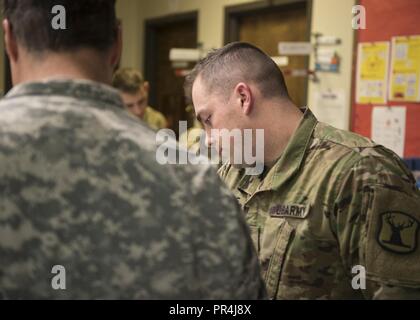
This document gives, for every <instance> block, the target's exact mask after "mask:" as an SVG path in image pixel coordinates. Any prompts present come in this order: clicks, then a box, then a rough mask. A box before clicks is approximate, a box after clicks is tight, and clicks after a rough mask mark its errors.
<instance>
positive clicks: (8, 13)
mask: <svg viewBox="0 0 420 320" xmlns="http://www.w3.org/2000/svg"><path fill="white" fill-rule="evenodd" d="M115 1H116V0H3V5H4V8H3V9H4V17H5V18H7V19H8V20H9V22H10V24H11V27H12V30H13V33H14V35H15V36H16V38H17V41H18V43H19V44H21V45H22V46H23V47H25V48H26V49H27V50H28V51H29V52H31V53H43V52H45V51H52V52H60V51H65V50H72V49H80V48H93V49H96V50H106V49H109V48H110V47H111V46H112V44H114V43H115V40H116V37H117V32H118V21H117V18H116V13H115ZM56 5H61V6H63V7H64V8H65V10H66V29H59V30H55V29H54V28H53V27H52V21H53V18H54V16H55V15H54V14H53V13H52V9H53V7H54V6H56Z"/></svg>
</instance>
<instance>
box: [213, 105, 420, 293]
mask: <svg viewBox="0 0 420 320" xmlns="http://www.w3.org/2000/svg"><path fill="white" fill-rule="evenodd" d="M219 174H220V176H221V177H222V179H223V180H224V181H225V182H226V183H227V185H228V186H229V188H230V189H231V190H233V192H234V193H235V195H236V197H237V199H238V200H239V202H240V204H241V205H242V207H243V209H244V210H245V212H246V220H247V222H248V224H249V226H250V228H251V231H252V237H253V240H254V244H255V246H256V248H257V250H258V254H259V258H260V263H261V265H262V274H263V277H264V280H265V282H266V284H267V288H268V293H269V298H271V299H405V298H407V299H409V298H417V299H420V249H419V248H418V245H419V232H418V231H419V230H418V229H419V221H420V192H419V190H417V189H416V187H415V180H414V178H413V176H412V174H411V173H410V172H409V171H408V169H407V168H406V167H405V165H404V164H403V163H402V161H401V160H400V159H399V158H398V156H397V155H395V154H394V153H393V152H391V151H389V150H387V149H386V148H384V147H382V146H379V145H376V144H375V143H373V142H372V141H370V140H368V139H366V138H363V137H361V136H358V135H356V134H353V133H350V132H346V131H341V130H338V129H335V128H333V127H331V126H328V125H326V124H323V123H320V122H318V121H317V119H316V118H315V116H314V115H313V114H312V112H311V111H310V110H309V109H308V110H306V112H305V116H304V120H303V121H302V123H301V125H300V127H299V129H298V130H297V132H296V133H295V135H294V137H293V138H292V140H291V141H290V143H289V145H288V147H287V149H286V150H285V152H284V153H283V154H282V156H281V158H280V159H279V160H278V161H277V163H276V164H275V165H274V167H272V168H271V169H267V170H266V172H264V173H263V174H262V175H261V176H257V177H252V176H246V175H245V174H244V170H243V169H242V170H239V169H235V168H233V167H232V166H230V165H229V164H225V165H224V166H222V168H221V169H220V170H219ZM355 266H363V267H364V268H365V270H366V278H367V281H366V289H365V290H357V289H358V287H356V290H355V289H353V287H352V279H353V277H354V276H356V274H353V273H352V269H353V267H355Z"/></svg>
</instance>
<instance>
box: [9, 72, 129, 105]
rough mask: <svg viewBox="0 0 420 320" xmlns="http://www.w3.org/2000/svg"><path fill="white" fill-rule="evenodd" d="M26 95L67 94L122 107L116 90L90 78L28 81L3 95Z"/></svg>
mask: <svg viewBox="0 0 420 320" xmlns="http://www.w3.org/2000/svg"><path fill="white" fill-rule="evenodd" d="M27 96H67V97H69V98H75V99H80V100H93V101H95V102H96V103H95V106H96V105H103V104H105V105H113V106H116V107H121V108H124V105H123V102H122V100H121V97H120V95H119V93H118V91H117V90H115V89H113V88H112V87H110V86H107V85H105V84H101V83H98V82H94V81H90V80H70V79H49V80H44V81H39V82H28V83H23V84H20V85H18V86H16V87H14V88H13V89H12V90H11V91H10V92H9V93H8V94H7V95H6V97H5V99H13V98H18V97H27Z"/></svg>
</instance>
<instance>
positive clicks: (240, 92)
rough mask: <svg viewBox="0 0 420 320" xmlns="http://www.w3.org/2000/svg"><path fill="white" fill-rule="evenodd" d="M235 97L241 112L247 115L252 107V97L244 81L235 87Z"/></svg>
mask: <svg viewBox="0 0 420 320" xmlns="http://www.w3.org/2000/svg"><path fill="white" fill-rule="evenodd" d="M235 98H236V99H237V101H238V103H239V105H240V106H241V108H242V112H243V113H244V114H245V115H246V116H249V115H250V114H251V112H252V109H253V107H254V97H253V95H252V91H251V88H250V87H249V86H248V85H247V84H246V83H243V82H241V83H239V84H238V85H237V86H236V88H235Z"/></svg>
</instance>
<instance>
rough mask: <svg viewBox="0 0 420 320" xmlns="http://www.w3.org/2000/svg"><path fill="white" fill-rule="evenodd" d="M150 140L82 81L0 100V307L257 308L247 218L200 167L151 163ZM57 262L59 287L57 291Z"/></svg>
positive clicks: (113, 101) (117, 104) (33, 86)
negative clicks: (109, 302) (101, 302)
mask: <svg viewBox="0 0 420 320" xmlns="http://www.w3.org/2000/svg"><path fill="white" fill-rule="evenodd" d="M155 154H156V145H155V134H154V133H153V132H152V131H151V130H149V129H148V128H147V127H146V126H145V125H143V124H141V123H139V122H138V120H137V119H136V118H134V117H132V116H130V115H129V114H128V113H126V112H125V111H124V110H123V105H122V101H121V100H120V98H119V96H118V93H117V92H116V91H114V90H113V89H111V88H109V87H108V86H105V85H100V84H96V83H93V82H90V81H82V80H81V81H71V80H64V79H63V80H50V81H45V82H38V83H30V84H24V85H20V86H18V87H16V88H15V89H13V90H12V92H10V93H9V94H8V95H7V97H6V98H5V99H3V100H2V101H1V102H0V295H1V297H2V298H3V299H260V298H264V297H265V288H264V284H263V282H262V280H261V278H260V270H259V266H258V259H257V256H256V254H255V252H254V248H253V245H252V241H251V239H250V237H249V235H248V227H247V226H246V223H245V220H244V219H243V214H242V213H241V211H240V209H239V206H238V205H237V203H236V201H235V199H234V197H232V196H231V195H230V193H229V191H227V189H226V188H225V187H222V186H221V183H220V180H219V178H218V177H217V174H216V172H214V171H213V169H212V168H211V167H207V166H195V167H188V166H165V167H162V166H160V165H158V164H157V162H156V160H155ZM54 265H62V266H64V267H65V270H66V290H53V288H52V286H51V280H52V278H53V277H54V276H55V274H52V273H51V270H52V267H53V266H54Z"/></svg>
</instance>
